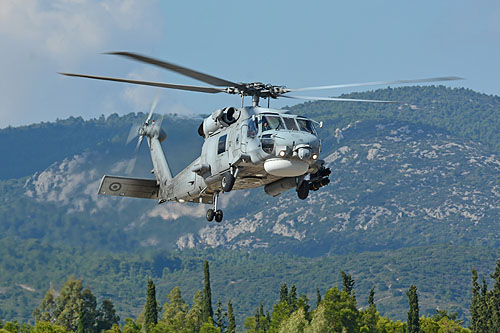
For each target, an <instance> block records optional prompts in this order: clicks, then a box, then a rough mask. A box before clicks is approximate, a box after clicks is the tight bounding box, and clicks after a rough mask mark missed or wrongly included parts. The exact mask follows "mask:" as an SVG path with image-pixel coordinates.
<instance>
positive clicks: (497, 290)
mask: <svg viewBox="0 0 500 333" xmlns="http://www.w3.org/2000/svg"><path fill="white" fill-rule="evenodd" d="M491 278H492V279H493V280H495V284H494V285H493V289H492V290H491V291H490V295H489V296H490V297H489V302H488V303H489V307H490V309H491V312H490V313H491V325H490V327H489V329H490V332H495V333H500V259H498V261H497V265H496V267H495V272H494V273H493V274H492V275H491Z"/></svg>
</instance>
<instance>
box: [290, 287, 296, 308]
mask: <svg viewBox="0 0 500 333" xmlns="http://www.w3.org/2000/svg"><path fill="white" fill-rule="evenodd" d="M288 305H289V306H290V312H293V311H295V310H297V288H295V285H294V284H292V287H291V288H290V293H289V294H288Z"/></svg>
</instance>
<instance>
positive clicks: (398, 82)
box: [286, 76, 464, 91]
mask: <svg viewBox="0 0 500 333" xmlns="http://www.w3.org/2000/svg"><path fill="white" fill-rule="evenodd" d="M456 80H464V78H461V77H457V76H444V77H431V78H427V79H417V80H398V81H374V82H364V83H348V84H334V85H330V86H319V87H307V88H295V89H294V88H287V89H286V90H287V91H306V90H323V89H336V88H349V87H362V86H378V85H386V84H405V83H427V82H438V81H456Z"/></svg>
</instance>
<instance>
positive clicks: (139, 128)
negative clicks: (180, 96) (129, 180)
mask: <svg viewBox="0 0 500 333" xmlns="http://www.w3.org/2000/svg"><path fill="white" fill-rule="evenodd" d="M158 99H159V98H158V96H157V97H156V98H155V99H154V101H153V104H151V109H150V110H149V114H148V117H147V118H146V121H145V122H144V123H143V124H137V125H132V127H131V128H130V131H129V134H128V137H127V144H129V143H130V142H131V141H132V140H133V139H134V138H135V137H136V136H139V139H138V140H137V145H136V146H135V151H134V157H133V158H132V159H131V160H130V162H129V164H128V166H127V169H126V171H125V172H126V173H127V174H128V175H130V174H131V173H132V171H133V170H134V167H135V163H136V161H137V154H138V153H139V150H140V148H141V144H142V141H143V140H144V136H145V135H146V130H147V128H148V126H149V125H150V122H151V119H152V117H153V113H154V111H155V109H156V106H157V105H158ZM152 122H153V124H154V125H155V126H158V127H161V123H162V122H163V116H161V117H160V118H159V121H158V122H157V123H155V121H154V120H153V121H152Z"/></svg>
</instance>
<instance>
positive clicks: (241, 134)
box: [59, 52, 462, 222]
mask: <svg viewBox="0 0 500 333" xmlns="http://www.w3.org/2000/svg"><path fill="white" fill-rule="evenodd" d="M108 54H111V55H118V56H122V57H126V58H129V59H132V60H135V61H139V62H143V63H148V64H151V65H155V66H158V67H161V68H163V69H167V70H170V71H173V72H176V73H178V74H181V75H184V76H187V77H190V78H192V79H195V80H198V81H202V82H204V83H207V84H210V85H212V87H207V86H193V85H181V84H172V83H162V82H151V81H140V80H129V79H122V78H114V77H105V76H95V75H86V74H74V73H59V74H62V75H65V76H71V77H81V78H88V79H96V80H105V81H114V82H122V83H129V84H138V85H146V86H153V87H160V88H169V89H178V90H187V91H194V92H203V93H209V94H216V93H227V94H231V95H240V96H241V98H242V105H241V107H234V106H228V107H224V108H221V109H218V110H216V111H214V112H212V113H211V115H210V116H208V117H207V118H205V119H204V120H203V122H202V123H201V124H200V126H199V128H198V134H199V135H200V136H201V137H203V139H204V143H203V146H202V149H201V153H200V156H199V157H198V158H196V159H195V160H194V161H193V162H192V163H191V164H189V165H188V166H187V167H186V168H184V169H183V170H182V171H180V172H179V173H178V174H177V175H175V176H174V175H172V172H171V170H170V168H169V165H168V162H167V158H166V157H165V154H164V152H163V149H162V146H161V143H162V142H163V141H164V140H165V139H166V138H167V134H166V132H165V131H164V130H163V129H162V128H161V123H162V119H161V120H159V121H155V120H153V119H152V117H153V112H154V109H155V107H156V102H154V103H153V105H152V107H151V110H150V112H149V114H148V116H147V118H146V120H145V121H144V123H142V124H141V125H140V126H138V127H132V130H131V133H130V135H129V138H128V140H127V141H128V142H130V141H131V140H133V139H134V138H135V137H137V136H138V137H139V139H138V142H137V146H136V153H137V151H138V150H139V148H140V146H141V144H142V142H143V139H144V138H146V140H147V143H148V146H149V149H150V154H151V159H152V162H153V171H152V173H153V174H154V176H155V179H142V178H131V177H121V176H109V175H105V176H103V178H102V180H101V183H100V185H99V190H98V194H100V195H111V196H121V197H136V198H146V199H154V200H157V201H158V203H159V204H162V203H164V202H167V201H173V202H179V203H188V202H190V203H202V204H209V205H211V207H210V208H209V209H208V210H207V212H206V219H207V220H208V221H209V222H210V221H213V220H214V219H215V221H216V222H221V221H222V219H223V212H222V210H221V209H220V205H219V196H220V194H221V193H228V192H231V191H232V190H245V189H252V188H257V187H264V191H265V193H266V194H268V195H270V196H273V197H275V196H278V195H280V194H282V193H284V192H285V191H287V190H290V189H295V190H296V192H297V196H298V198H299V199H302V200H304V199H306V198H307V197H308V195H309V192H310V191H317V190H319V189H320V188H322V187H324V186H326V185H328V184H329V182H330V179H329V176H330V174H331V170H330V168H328V167H326V166H325V161H324V160H322V159H320V153H321V140H320V138H319V135H318V132H317V128H316V127H317V126H318V127H320V128H321V127H322V125H323V123H322V122H316V121H314V120H312V119H309V118H307V117H304V116H301V115H294V114H291V113H290V112H289V111H287V110H282V109H272V108H269V101H270V100H271V99H276V98H291V99H302V100H326V101H343V102H367V103H398V102H396V101H384V100H366V99H351V98H339V97H308V96H294V95H288V93H293V92H299V91H310V90H323V89H334V88H346V87H359V86H372V85H389V84H405V83H426V82H436V81H452V80H461V79H462V78H459V77H455V76H447V77H434V78H427V79H417V80H398V81H377V82H365V83H354V84H337V85H329V86H318V87H307V88H296V89H292V88H287V87H285V86H280V85H272V84H263V83H261V82H251V83H244V82H232V81H228V80H225V79H221V78H218V77H215V76H211V75H207V74H204V73H201V72H198V71H195V70H192V69H189V68H186V67H182V66H179V65H175V64H173V63H170V62H166V61H162V60H158V59H155V58H151V57H147V56H144V55H140V54H137V53H131V52H111V53H108ZM246 96H250V97H252V105H251V106H245V105H244V98H245V97H246ZM261 99H267V101H268V107H261V106H260V105H259V103H260V100H261Z"/></svg>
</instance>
